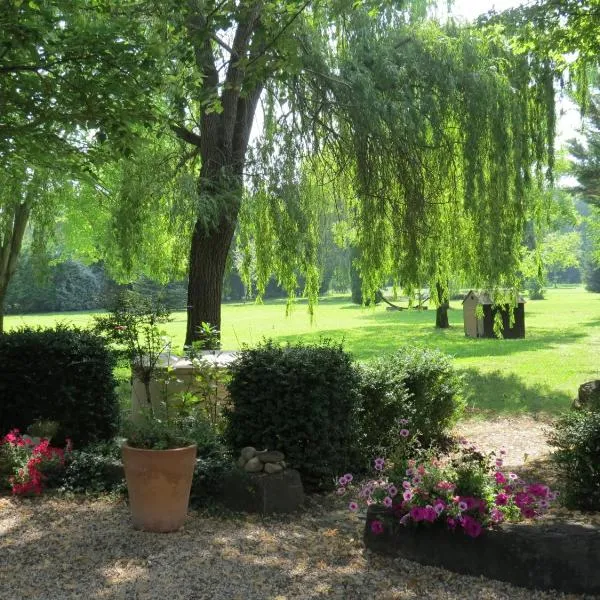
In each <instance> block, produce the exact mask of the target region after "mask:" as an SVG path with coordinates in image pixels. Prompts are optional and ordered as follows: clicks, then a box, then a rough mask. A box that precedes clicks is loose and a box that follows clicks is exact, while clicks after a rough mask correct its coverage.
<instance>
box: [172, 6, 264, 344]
mask: <svg viewBox="0 0 600 600" xmlns="http://www.w3.org/2000/svg"><path fill="white" fill-rule="evenodd" d="M190 5H191V6H194V5H195V3H194V2H191V3H190ZM195 6H196V8H195V10H194V11H192V12H191V13H190V14H191V16H190V18H189V21H188V28H187V29H188V37H189V39H190V41H191V43H192V45H193V47H194V56H195V60H196V66H197V68H198V70H199V71H200V73H201V74H202V79H203V94H208V95H209V96H210V97H211V98H213V99H218V101H219V102H220V105H221V107H222V111H221V112H216V111H212V112H204V113H203V114H202V116H201V119H200V127H199V129H200V133H199V135H198V134H197V133H195V132H189V131H188V130H185V129H184V128H182V127H180V126H176V127H175V128H173V130H174V131H175V133H176V134H177V135H179V137H181V138H182V139H184V140H185V141H186V142H188V143H190V144H192V145H195V146H196V147H197V148H198V149H199V152H200V156H201V159H202V167H201V171H200V177H199V180H198V192H199V194H200V196H201V197H208V198H210V200H211V204H212V205H214V206H217V207H218V216H217V218H216V219H215V223H213V224H211V226H210V227H207V223H206V220H205V219H204V218H203V215H199V218H198V220H197V222H196V224H195V227H194V231H193V234H192V240H191V247H190V257H189V283H188V321H187V330H186V340H185V343H186V345H189V344H191V343H192V342H194V341H196V340H199V339H200V335H199V332H198V329H199V327H200V325H201V324H202V323H203V322H205V323H209V324H210V325H213V326H216V327H217V328H218V329H219V330H220V328H221V294H222V290H223V276H224V273H225V264H226V261H227V255H228V253H229V248H230V246H231V242H232V240H233V234H234V232H235V227H236V223H237V218H238V214H239V209H240V205H241V200H242V189H243V172H244V165H245V159H246V151H247V149H248V142H249V139H250V131H251V129H252V123H253V121H254V114H255V111H256V105H257V103H258V99H259V97H260V94H261V92H262V89H263V80H262V78H261V76H260V74H259V73H258V72H256V71H253V70H252V69H251V68H250V67H249V65H252V64H254V62H255V58H256V57H257V56H260V54H261V53H262V52H264V47H263V45H262V44H263V43H262V42H261V43H258V42H256V41H255V40H254V38H253V36H254V34H255V33H256V31H257V29H258V28H259V27H260V16H261V11H262V10H263V8H262V6H263V5H262V3H260V2H256V3H249V4H245V3H241V4H240V6H239V14H238V19H237V23H238V24H237V28H236V32H235V36H234V40H233V44H232V45H231V48H230V60H229V63H228V68H227V73H226V75H225V80H224V81H223V82H221V81H220V80H219V74H218V71H217V68H216V62H215V56H214V54H213V45H212V43H211V40H214V39H215V34H214V32H211V29H210V28H211V24H210V23H209V22H208V20H207V17H206V15H204V14H203V13H202V10H201V9H200V8H198V5H195Z"/></svg>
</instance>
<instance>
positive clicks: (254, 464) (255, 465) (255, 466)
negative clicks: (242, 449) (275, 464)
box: [244, 456, 263, 473]
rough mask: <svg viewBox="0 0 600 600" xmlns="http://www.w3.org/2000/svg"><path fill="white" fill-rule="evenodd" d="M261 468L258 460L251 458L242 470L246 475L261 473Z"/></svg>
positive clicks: (261, 465)
mask: <svg viewBox="0 0 600 600" xmlns="http://www.w3.org/2000/svg"><path fill="white" fill-rule="evenodd" d="M262 468H263V464H262V463H261V462H260V460H258V458H256V456H255V457H253V458H251V459H250V460H249V461H248V462H247V463H246V465H245V466H244V470H245V471H247V472H248V473H258V472H259V471H262Z"/></svg>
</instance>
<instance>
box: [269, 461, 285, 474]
mask: <svg viewBox="0 0 600 600" xmlns="http://www.w3.org/2000/svg"><path fill="white" fill-rule="evenodd" d="M281 471H283V467H282V466H281V465H280V464H279V463H270V462H269V463H266V464H265V473H269V474H273V473H280V472H281Z"/></svg>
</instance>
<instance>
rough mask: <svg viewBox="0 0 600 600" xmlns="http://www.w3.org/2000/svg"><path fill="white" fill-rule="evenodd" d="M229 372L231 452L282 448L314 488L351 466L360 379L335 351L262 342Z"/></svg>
mask: <svg viewBox="0 0 600 600" xmlns="http://www.w3.org/2000/svg"><path fill="white" fill-rule="evenodd" d="M231 373H232V379H231V382H230V384H229V392H230V395H231V401H232V406H233V409H232V410H230V411H228V412H227V414H226V418H227V420H228V427H227V429H226V437H227V440H228V442H229V444H230V446H231V447H232V448H233V449H234V450H236V451H238V450H239V449H241V448H242V447H244V446H255V447H257V448H268V449H269V450H281V451H282V452H284V453H285V456H286V462H287V463H288V465H289V466H290V467H293V468H295V469H298V470H299V471H300V473H301V475H302V478H303V481H304V485H305V486H306V487H307V489H312V490H314V489H319V488H326V487H329V486H330V485H331V484H332V483H333V478H334V476H335V474H337V473H339V472H340V471H342V470H343V469H344V468H346V467H347V466H348V465H349V464H351V462H352V459H353V451H354V447H355V445H356V431H355V427H354V423H355V410H356V405H357V399H358V398H357V394H356V389H357V385H358V378H357V373H356V371H355V369H354V367H353V365H352V359H351V357H350V355H349V354H347V353H346V352H344V350H343V349H342V347H341V346H339V345H335V344H332V343H328V342H324V343H321V344H315V345H302V344H297V345H288V346H287V347H280V346H277V345H275V344H274V343H273V342H271V341H267V342H265V343H263V344H261V345H259V346H258V347H257V348H254V349H246V350H244V351H242V352H241V353H240V355H239V356H238V358H237V359H236V361H235V362H234V363H233V364H232V366H231Z"/></svg>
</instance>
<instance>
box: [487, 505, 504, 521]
mask: <svg viewBox="0 0 600 600" xmlns="http://www.w3.org/2000/svg"><path fill="white" fill-rule="evenodd" d="M490 517H491V519H492V521H494V523H501V522H502V521H503V520H504V515H503V514H502V511H501V510H498V509H497V508H493V509H492V512H491V513H490Z"/></svg>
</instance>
